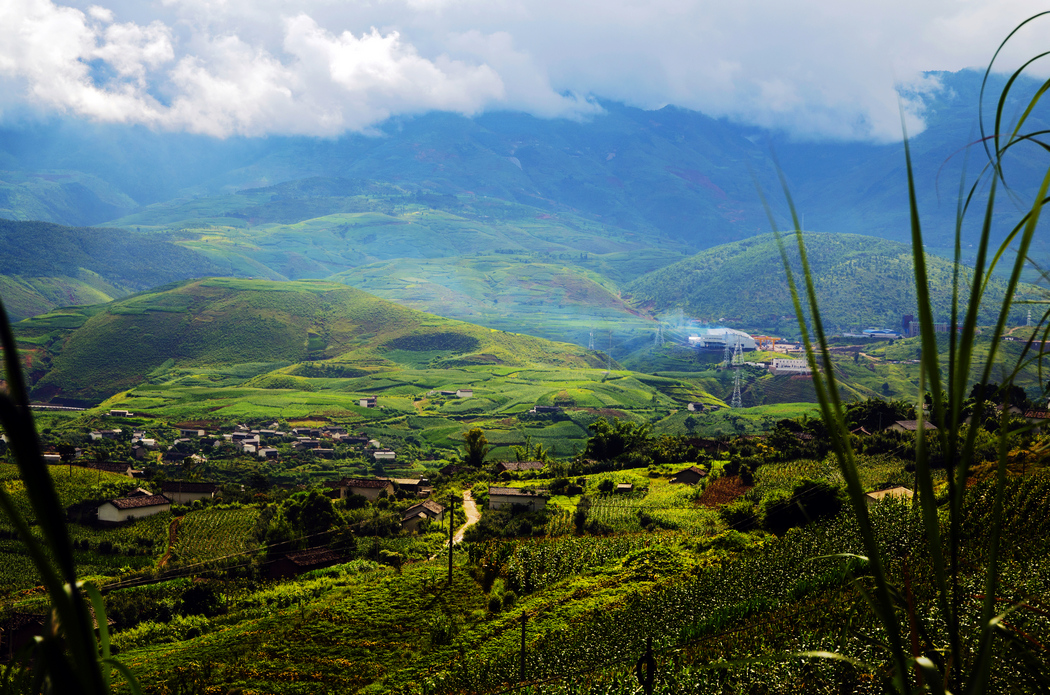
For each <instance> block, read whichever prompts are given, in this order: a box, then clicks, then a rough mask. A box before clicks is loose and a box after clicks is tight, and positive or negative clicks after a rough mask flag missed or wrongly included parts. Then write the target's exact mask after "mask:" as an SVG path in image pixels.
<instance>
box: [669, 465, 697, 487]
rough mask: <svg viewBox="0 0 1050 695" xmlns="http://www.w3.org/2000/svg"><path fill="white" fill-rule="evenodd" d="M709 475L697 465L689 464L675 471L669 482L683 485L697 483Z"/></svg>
mask: <svg viewBox="0 0 1050 695" xmlns="http://www.w3.org/2000/svg"><path fill="white" fill-rule="evenodd" d="M706 477H707V471H705V470H704V469H703V468H698V467H697V466H689V468H684V469H682V470H680V471H678V472H677V473H675V474H674V475H673V476H672V477H671V479H670V480H669V481H667V482H669V483H682V484H683V485H696V484H697V483H699V482H700V481H701V480H703V479H704V478H706Z"/></svg>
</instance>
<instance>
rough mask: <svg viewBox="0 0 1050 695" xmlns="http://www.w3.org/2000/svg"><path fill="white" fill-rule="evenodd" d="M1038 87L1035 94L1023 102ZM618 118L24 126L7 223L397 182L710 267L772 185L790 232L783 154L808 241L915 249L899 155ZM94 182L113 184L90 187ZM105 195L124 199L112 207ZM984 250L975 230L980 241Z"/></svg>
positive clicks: (949, 116)
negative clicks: (264, 126)
mask: <svg viewBox="0 0 1050 695" xmlns="http://www.w3.org/2000/svg"><path fill="white" fill-rule="evenodd" d="M936 76H937V77H938V79H940V80H941V82H942V84H943V89H941V90H939V91H933V92H930V93H928V94H925V95H923V97H922V98H923V100H924V102H925V104H926V106H927V108H926V111H925V112H924V114H923V117H924V119H925V120H926V124H927V127H926V129H925V130H924V131H923V132H922V133H919V134H917V135H915V137H914V138H913V140H912V145H913V154H914V161H915V173H916V184H917V188H918V194H919V200H920V205H921V207H922V209H923V211H924V213H925V223H926V225H927V230H928V232H929V235H930V244H931V247H937V248H944V246H945V242H946V239H947V235H949V234H950V233H951V231H952V229H953V227H952V225H953V222H954V211H955V205H954V202H955V197H956V191H957V188H958V178H959V173H960V172H961V171H962V166H963V163H964V161H965V157H964V156H962V155H961V154H958V153H959V151H960V149H961V148H963V147H964V146H965V145H966V144H967V143H970V142H973V141H974V140H975V139H976V137H977V135H976V132H977V131H976V130H975V124H976V118H977V88H978V86H979V82H980V74H979V73H975V72H972V71H963V72H959V73H954V74H948V73H938V74H937V75H936ZM1002 83H1003V80H1002V78H999V77H995V78H993V80H992V84H991V86H990V90H989V95H990V97H989V98H994V95H996V94H997V93H998V90H999V88H1000V87H1001V85H1002ZM1032 85H1034V82H1026V83H1025V84H1024V85H1023V86H1022V87H1023V89H1029V88H1030V87H1031V86H1032ZM603 106H604V109H605V112H604V113H603V114H601V115H598V116H595V117H594V118H592V119H590V120H587V121H583V122H577V121H569V120H564V119H554V120H544V119H539V118H535V117H532V116H528V115H524V114H520V113H511V112H498V113H489V114H483V115H481V116H478V117H476V118H473V119H470V118H466V117H462V116H458V115H454V114H446V113H429V114H424V115H420V116H418V117H414V118H398V119H393V120H391V121H390V122H388V123H385V124H382V125H381V126H380V127H378V128H377V129H376V133H377V134H376V135H371V136H364V135H356V134H351V135H345V136H343V137H340V138H336V139H333V140H317V139H309V138H300V137H295V138H281V137H271V138H266V139H254V140H253V139H244V138H230V139H228V140H224V141H216V140H211V139H208V138H204V137H199V136H190V135H172V134H164V133H151V132H149V131H148V130H146V129H141V128H126V127H122V126H114V125H109V126H103V125H83V124H77V125H73V124H68V123H61V122H52V123H44V124H35V125H19V126H17V127H16V126H8V127H7V128H5V129H0V172H2V173H0V180H3V181H5V182H12V181H14V182H16V183H13V184H10V185H13V186H15V188H13V189H10V190H11V191H14V192H15V193H17V195H15V193H8V194H6V195H8V198H9V201H8V202H7V203H3V201H2V200H0V208H3V209H2V210H0V215H4V216H7V217H12V218H23V219H24V218H28V217H40V216H47V218H48V219H55V220H59V219H60V220H62V221H65V222H75V223H78V224H79V223H83V222H85V221H89V220H90V221H101V219H100V218H99V216H100V215H105V210H107V209H108V208H106V207H105V206H106V205H110V206H116V207H117V208H121V210H120V212H117V213H115V214H112V215H111V216H110V219H112V218H116V217H123V218H124V220H125V221H128V222H129V223H130V218H128V217H127V216H126V215H125V214H124V211H123V208H122V206H124V205H126V204H127V201H128V200H133V201H137V202H138V203H140V204H143V205H149V204H156V203H160V202H163V201H168V200H172V199H174V198H182V199H186V198H191V199H195V200H200V201H204V202H203V203H202V204H203V205H204V206H206V207H207V206H209V205H210V202H208V201H209V200H210V199H209V198H207V196H216V195H221V194H222V193H232V192H234V191H237V190H241V189H246V188H248V189H255V188H259V187H266V186H272V185H274V184H278V183H281V182H287V181H296V180H302V179H308V178H311V177H326V178H342V179H359V180H367V181H370V182H379V184H375V183H373V184H369V185H380V186H381V187H382V186H387V187H388V186H394V187H396V188H400V189H403V190H404V191H407V192H408V194H410V195H416V194H417V193H419V194H422V195H425V196H436V197H437V198H441V197H442V196H448V195H454V196H457V197H463V196H471V195H474V196H478V197H482V198H488V199H499V200H502V201H507V202H510V203H517V204H524V205H528V206H530V207H533V208H536V209H540V210H543V211H546V212H551V213H555V212H556V213H570V212H572V213H575V214H577V215H580V216H582V217H585V218H587V219H589V220H591V221H599V222H601V223H603V224H606V225H610V226H613V227H618V228H623V229H627V230H632V231H634V232H638V233H642V234H647V235H651V234H654V233H659V234H660V235H663V236H665V237H669V238H672V239H676V240H679V241H680V242H681V243H684V244H687V245H689V246H690V247H691V248H692V249H696V250H698V249H702V248H708V247H711V246H714V245H717V244H720V243H724V242H728V241H733V240H737V239H741V238H745V237H748V236H752V235H754V234H758V233H763V232H765V231H768V225H767V223H766V221H765V215H764V212H763V210H762V207H761V204H760V202H759V198H758V196H757V194H756V193H755V190H754V183H755V180H757V183H758V184H759V185H760V186H761V187H762V188H763V189H764V190H765V191H766V192H767V194H769V197H770V200H771V201H772V205H773V207H774V211H775V213H776V215H777V216H778V218H779V219H780V220H781V222H785V221H786V220H787V215H786V206H785V205H784V204H783V203H782V202H781V199H782V196H781V195H780V193H779V184H778V183H777V179H776V176H775V165H774V162H773V157H772V156H771V149H772V150H773V151H775V152H776V153H777V156H778V158H779V160H780V161H781V163H782V165H783V168H784V171H785V172H786V174H787V175H788V178H789V180H790V182H791V186H792V190H793V192H794V194H795V196H796V200H797V201H798V203H799V208H800V211H801V212H802V213H804V214H805V217H806V224H805V226H806V227H808V228H810V229H814V230H817V231H836V232H851V233H866V234H874V235H879V236H883V237H886V238H893V239H898V240H903V239H906V235H907V233H908V218H907V207H906V205H907V197H906V196H905V195H904V185H905V177H904V175H903V163H904V159H903V153H902V151H901V147H900V145H899V144H878V143H813V142H797V141H793V140H791V139H790V138H788V137H786V136H784V135H783V134H780V133H777V132H774V131H769V130H762V129H756V128H749V127H744V126H739V125H736V124H732V123H729V122H726V121H721V120H715V119H712V118H709V117H707V116H704V115H703V114H700V113H696V112H692V111H687V110H684V109H678V108H675V107H666V108H663V109H660V110H657V111H643V110H640V109H635V108H630V107H626V106H622V105H619V104H612V103H607V104H603ZM1011 108H1012V107H1011V106H1008V108H1007V111H1008V113H1012V111H1011V110H1010V109H1011ZM1041 118H1042V116H1041V115H1040V114H1036V118H1035V120H1034V121H1033V122H1032V123H1031V127H1032V128H1038V127H1040V125H1041V124H1043V122H1044V121H1045V119H1043V120H1040V119H1041ZM1033 161H1034V158H1033V156H1031V154H1028V155H1025V156H1023V157H1020V158H1019V161H1018V162H1017V166H1018V167H1019V168H1018V169H1017V170H1016V171H1017V172H1018V173H1017V176H1016V180H1017V181H1020V180H1023V174H1024V172H1025V171H1027V170H1028V167H1030V166H1032V162H1033ZM983 162H984V153H983V151H981V150H980V149H977V150H976V151H974V152H973V153H972V154H971V157H970V162H969V166H968V170H969V171H970V172H971V173H975V172H976V171H979V169H980V167H981V166H982V165H983ZM58 171H61V172H65V173H64V174H62V175H63V176H67V175H68V176H73V175H74V173H75V176H76V177H79V178H75V179H70V180H69V181H68V182H60V181H51V182H48V181H47V177H48V176H51V175H52V173H53V172H58ZM76 172H79V173H76ZM19 177H21V178H19ZM17 181H22V182H23V183H17ZM30 181H34V182H37V183H34V184H33V186H37V188H39V190H37V189H36V188H33V186H30V184H29V182H30ZM93 181H94V182H98V185H95V183H90V185H89V182H93ZM45 183H46V184H47V186H50V187H51V188H47V186H45V185H44V184H45ZM67 183H68V185H69V186H72V185H73V184H74V183H75V184H77V185H78V186H82V187H84V189H85V190H87V189H90V191H91V194H90V195H88V194H87V193H84V191H83V190H81V189H80V188H77V189H76V191H80V194H82V195H83V197H84V200H83V201H82V202H83V204H77V205H74V204H73V203H71V202H69V201H71V200H72V199H73V198H71V197H70V196H74V197H75V194H76V191H73V190H72V189H70V190H68V191H65V192H62V190H64V189H62V190H59V189H55V190H51V189H52V188H54V187H55V186H59V187H61V186H66V185H67ZM38 184H39V185H38ZM102 184H105V186H108V187H110V189H111V190H110V189H107V190H106V191H103V190H102V188H100V186H101V185H102ZM4 185H8V184H3V185H0V197H2V196H3V195H5V194H3V191H5V190H9V189H5V188H4ZM41 186H42V187H43V188H40V187H41ZM9 188H10V187H9ZM45 188H47V190H46V191H45V190H44V189H45ZM30 189H32V190H30ZM45 193H46V195H45ZM274 195H278V196H280V195H281V194H279V193H274ZM49 196H51V197H54V198H55V200H54V201H52V200H51V198H49ZM62 196H65V197H64V198H63V197H62ZM92 196H93V197H92ZM202 196H203V197H202ZM345 197H346V196H345V195H343V194H334V193H333V192H328V193H324V194H322V195H311V196H302V195H300V196H298V197H294V196H293V197H292V198H285V199H281V198H280V197H279V198H277V199H274V200H270V201H265V202H259V201H256V202H254V203H252V204H251V205H244V204H242V205H240V206H235V209H233V210H219V211H218V212H224V211H225V212H235V213H236V215H237V216H238V217H239V219H242V220H253V219H254V220H256V221H258V220H267V221H271V222H280V223H286V224H287V223H295V222H299V221H302V220H305V219H310V218H314V217H318V216H322V215H327V214H332V213H337V212H361V211H366V210H373V209H375V208H364V209H361V208H360V207H354V206H350V207H347V201H346V200H344V198H345ZM59 198H61V200H59ZM118 198H119V200H118ZM322 198H328V199H329V200H322ZM67 199H69V200H67ZM96 199H97V200H96ZM336 199H338V200H336ZM49 201H50V202H49ZM63 201H66V202H63ZM228 202H229V201H226V202H224V203H223V205H226V204H227V203H228ZM354 205H357V203H356V202H355V203H354ZM257 213H258V214H257ZM75 215H81V216H80V217H75ZM74 217H75V218H74ZM159 219H160V218H159V217H156V218H154V220H155V221H157V220H159ZM973 234H974V231H973V230H971V229H968V230H967V235H968V239H969V236H972V235H973ZM467 251H468V252H469V251H470V250H469V249H467Z"/></svg>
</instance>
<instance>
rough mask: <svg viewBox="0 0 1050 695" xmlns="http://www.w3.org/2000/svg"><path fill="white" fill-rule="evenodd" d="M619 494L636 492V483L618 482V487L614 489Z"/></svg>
mask: <svg viewBox="0 0 1050 695" xmlns="http://www.w3.org/2000/svg"><path fill="white" fill-rule="evenodd" d="M613 492H615V493H616V494H618V495H626V494H628V493H631V492H634V483H617V484H616V489H615V490H613Z"/></svg>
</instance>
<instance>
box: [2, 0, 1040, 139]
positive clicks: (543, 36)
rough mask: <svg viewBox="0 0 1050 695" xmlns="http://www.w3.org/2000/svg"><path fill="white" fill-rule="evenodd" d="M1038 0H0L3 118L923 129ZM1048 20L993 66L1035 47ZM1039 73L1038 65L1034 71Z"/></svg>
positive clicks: (354, 126) (282, 127)
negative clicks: (938, 101)
mask: <svg viewBox="0 0 1050 695" xmlns="http://www.w3.org/2000/svg"><path fill="white" fill-rule="evenodd" d="M1045 8H1046V5H1045V3H1041V2H1035V1H1034V0H979V1H975V0H922V2H915V0H879V1H878V2H872V1H871V0H860V1H858V2H843V1H842V0H821V1H818V2H814V1H812V0H779V1H776V2H774V1H772V0H734V1H733V2H723V1H721V0H720V1H718V2H714V1H711V0H600V1H599V0H370V1H358V0H300V1H297V2H286V1H282V0H153V1H149V0H145V1H144V0H135V1H134V2H132V1H129V0H118V1H115V2H108V3H105V4H91V3H87V2H84V3H81V2H67V3H65V4H63V3H59V2H53V1H52V0H2V1H0V123H2V122H4V121H8V122H11V121H12V120H13V119H15V118H19V119H24V118H26V117H27V114H28V117H45V118H46V117H55V116H61V117H65V118H73V119H84V120H90V121H96V122H104V123H127V124H136V125H146V126H149V127H151V128H154V129H157V130H160V131H173V132H191V133H199V134H206V135H211V136H214V137H219V138H225V137H230V136H248V137H263V136H267V135H278V134H279V135H308V136H322V137H331V136H337V135H340V134H343V133H346V132H365V133H367V132H370V130H371V129H372V128H374V126H376V125H377V124H379V123H382V122H383V121H385V120H387V119H388V118H390V117H392V116H403V115H413V114H420V113H425V112H427V111H431V110H443V111H451V112H456V113H461V114H465V115H468V116H469V115H475V114H479V113H483V112H487V111H498V110H515V111H525V112H528V113H531V114H534V115H536V116H540V117H544V118H572V119H583V120H585V119H589V118H594V117H598V116H599V115H600V113H601V112H602V106H601V102H602V101H605V100H608V101H618V102H623V103H626V104H629V105H631V106H637V107H642V108H647V109H652V108H660V107H662V106H665V105H668V104H673V105H676V106H679V107H683V108H688V109H694V110H697V111H701V112H703V113H705V114H708V115H710V116H715V117H726V118H729V119H732V120H734V121H737V122H742V123H747V124H752V125H758V126H763V127H768V128H774V129H778V130H782V131H785V132H787V133H789V134H791V135H794V136H796V137H798V138H802V139H817V140H865V141H876V142H884V141H889V140H895V139H899V137H900V132H901V128H900V110H899V102H898V96H897V95H898V93H899V92H898V90H897V89H896V88H895V87H897V86H905V87H907V90H906V91H905V93H906V94H907V95H909V96H908V97H907V98H905V100H904V102H903V105H904V109H905V112H906V114H907V120H908V126H909V132H911V133H913V134H915V133H917V132H919V131H921V129H922V126H923V120H922V95H923V94H924V93H927V92H930V91H932V90H937V89H939V88H941V87H940V84H939V82H938V81H937V80H936V79H935V78H930V77H926V76H924V72H925V71H939V70H947V71H956V70H960V69H963V68H968V67H981V68H983V67H985V66H986V65H987V64H988V61H989V60H990V58H991V56H992V54H993V53H994V52H995V50H996V48H997V47H998V45H999V43H1000V42H1001V41H1002V40H1003V39H1004V38H1005V37H1006V35H1007V34H1008V33H1009V32H1010V31H1011V30H1012V29H1013V28H1014V27H1015V26H1017V25H1018V24H1019V23H1020V22H1022V21H1023V20H1024V19H1026V18H1027V17H1029V16H1032V15H1034V14H1035V13H1036V12H1039V11H1041V10H1043V9H1045ZM1048 29H1050V18H1043V19H1041V20H1037V21H1036V22H1035V23H1033V24H1031V25H1029V27H1027V28H1025V29H1023V30H1022V31H1021V32H1019V33H1018V34H1017V35H1016V37H1015V39H1014V40H1013V41H1011V43H1010V44H1009V46H1008V50H1007V51H1006V52H1005V53H1004V55H1003V57H1002V58H1001V62H1000V63H999V65H1000V66H1001V67H1002V68H1003V69H1007V68H1011V69H1012V68H1013V67H1015V66H1016V65H1017V64H1018V61H1019V60H1021V59H1022V58H1025V57H1028V56H1031V55H1035V54H1036V53H1037V52H1039V51H1041V50H1046V49H1047V45H1046V42H1045V40H1043V41H1041V40H1040V39H1045V37H1046V36H1050V31H1048ZM1036 74H1037V75H1039V74H1044V75H1045V74H1047V73H1046V71H1044V72H1043V73H1038V72H1037V73H1036Z"/></svg>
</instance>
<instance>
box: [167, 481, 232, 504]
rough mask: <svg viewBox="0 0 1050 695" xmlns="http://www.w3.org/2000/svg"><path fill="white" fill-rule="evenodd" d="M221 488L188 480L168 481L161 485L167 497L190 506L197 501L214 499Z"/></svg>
mask: <svg viewBox="0 0 1050 695" xmlns="http://www.w3.org/2000/svg"><path fill="white" fill-rule="evenodd" d="M218 489H219V486H218V485H216V484H215V483H198V482H190V481H188V480H166V481H164V482H163V483H161V484H160V491H161V494H163V495H164V496H165V497H167V498H168V499H170V500H171V501H172V502H177V503H178V504H189V503H190V502H193V501H195V500H204V499H208V500H210V499H212V498H213V497H215V493H216V491H218Z"/></svg>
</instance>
